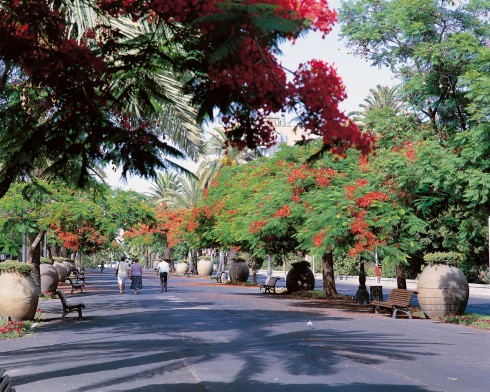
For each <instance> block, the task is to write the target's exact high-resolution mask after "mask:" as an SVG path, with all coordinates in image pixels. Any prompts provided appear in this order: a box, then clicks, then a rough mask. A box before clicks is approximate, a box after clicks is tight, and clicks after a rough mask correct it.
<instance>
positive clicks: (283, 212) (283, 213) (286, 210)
mask: <svg viewBox="0 0 490 392" xmlns="http://www.w3.org/2000/svg"><path fill="white" fill-rule="evenodd" d="M289 215H291V208H290V207H289V205H287V204H284V205H283V206H282V207H281V208H279V209H278V210H277V211H276V212H275V213H274V215H272V217H273V218H286V217H287V216H289Z"/></svg>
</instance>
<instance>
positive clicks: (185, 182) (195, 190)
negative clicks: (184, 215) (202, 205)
mask: <svg viewBox="0 0 490 392" xmlns="http://www.w3.org/2000/svg"><path fill="white" fill-rule="evenodd" d="M177 181H178V187H177V188H175V189H168V190H167V191H166V193H165V196H164V197H163V198H161V199H160V200H159V202H160V203H167V205H168V206H169V207H173V208H193V207H195V206H197V203H198V202H199V200H201V198H202V196H203V193H204V190H203V189H204V188H203V186H202V184H201V181H200V180H199V179H197V178H196V177H195V176H185V175H180V176H179V177H178V178H177Z"/></svg>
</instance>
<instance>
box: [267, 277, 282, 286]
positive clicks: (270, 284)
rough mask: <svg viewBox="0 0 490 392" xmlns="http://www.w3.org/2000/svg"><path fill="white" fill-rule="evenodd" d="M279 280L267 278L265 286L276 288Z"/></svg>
mask: <svg viewBox="0 0 490 392" xmlns="http://www.w3.org/2000/svg"><path fill="white" fill-rule="evenodd" d="M278 280H279V278H278V277H277V276H268V277H267V278H265V283H264V285H265V286H275V285H276V283H277V281H278Z"/></svg>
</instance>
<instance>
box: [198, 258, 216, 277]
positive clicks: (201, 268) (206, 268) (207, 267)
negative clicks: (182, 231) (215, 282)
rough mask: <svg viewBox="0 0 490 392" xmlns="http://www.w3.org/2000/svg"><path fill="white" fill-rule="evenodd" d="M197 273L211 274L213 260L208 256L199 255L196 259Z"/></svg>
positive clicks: (201, 274)
mask: <svg viewBox="0 0 490 392" xmlns="http://www.w3.org/2000/svg"><path fill="white" fill-rule="evenodd" d="M197 274H198V275H200V276H210V275H212V274H213V262H212V261H211V258H210V257H201V258H199V260H198V261H197Z"/></svg>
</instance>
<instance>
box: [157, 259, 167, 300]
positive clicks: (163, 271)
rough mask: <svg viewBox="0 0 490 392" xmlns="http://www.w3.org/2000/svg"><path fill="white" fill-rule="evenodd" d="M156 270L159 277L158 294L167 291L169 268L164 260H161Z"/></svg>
mask: <svg viewBox="0 0 490 392" xmlns="http://www.w3.org/2000/svg"><path fill="white" fill-rule="evenodd" d="M157 269H158V273H159V275H160V293H163V290H165V291H167V278H168V272H169V271H170V266H169V265H168V263H167V261H166V260H162V261H160V262H159V263H158V265H157Z"/></svg>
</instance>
